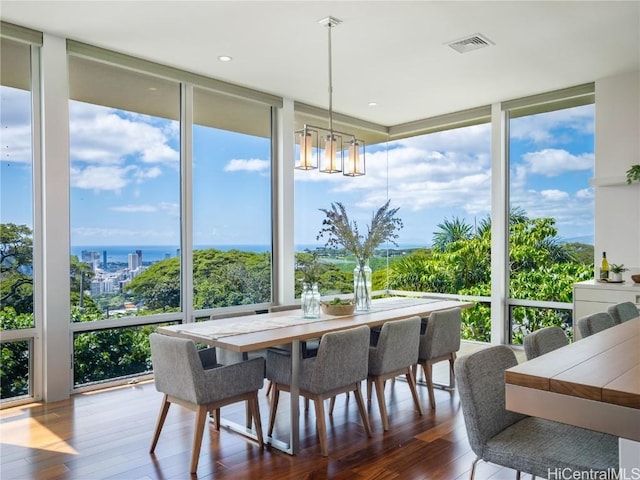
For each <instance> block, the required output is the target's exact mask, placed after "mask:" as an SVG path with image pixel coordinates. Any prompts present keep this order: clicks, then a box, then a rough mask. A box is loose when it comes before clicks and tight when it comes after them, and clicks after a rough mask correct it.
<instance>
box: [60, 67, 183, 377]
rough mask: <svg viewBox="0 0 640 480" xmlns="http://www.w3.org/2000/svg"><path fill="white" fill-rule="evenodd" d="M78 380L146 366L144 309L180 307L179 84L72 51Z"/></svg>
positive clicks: (147, 312) (159, 311)
mask: <svg viewBox="0 0 640 480" xmlns="http://www.w3.org/2000/svg"><path fill="white" fill-rule="evenodd" d="M69 91H70V103H69V132H70V172H69V175H70V184H71V194H70V218H71V222H70V224H71V245H70V247H71V250H70V254H71V272H70V298H71V307H72V309H71V319H70V320H71V322H73V323H74V324H76V323H78V324H80V323H81V324H82V325H80V326H78V327H77V328H75V329H74V333H73V336H74V340H73V344H74V346H73V358H74V364H73V365H74V380H73V383H74V386H79V385H84V384H88V383H92V382H98V381H103V380H107V379H112V378H114V377H122V376H127V375H132V374H138V373H141V372H145V371H148V370H149V369H150V361H149V350H148V342H147V336H148V334H149V333H150V332H151V331H152V330H153V328H154V327H153V326H152V325H147V326H144V325H141V324H142V323H144V322H141V321H140V317H147V316H154V318H155V317H158V318H162V315H163V314H166V313H171V312H179V311H180V310H181V284H180V278H181V277H180V248H181V245H180V241H181V236H180V232H181V230H180V227H181V218H180V188H181V184H180V179H181V177H180V137H179V131H180V130H179V116H180V113H179V112H180V87H179V84H178V83H177V82H173V81H169V80H164V79H161V78H158V77H154V76H151V75H145V74H141V73H138V72H133V71H130V70H126V69H123V68H118V67H115V66H112V65H107V64H105V63H100V62H98V61H94V60H89V59H85V58H81V57H77V56H73V55H71V56H69Z"/></svg>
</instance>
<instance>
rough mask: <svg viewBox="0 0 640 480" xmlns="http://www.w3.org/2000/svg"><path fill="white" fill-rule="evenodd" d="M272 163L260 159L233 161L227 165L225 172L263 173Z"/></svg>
mask: <svg viewBox="0 0 640 480" xmlns="http://www.w3.org/2000/svg"><path fill="white" fill-rule="evenodd" d="M270 166H271V163H270V162H269V161H268V160H260V159H258V158H249V159H233V160H229V162H228V163H227V164H226V165H225V167H224V171H225V172H242V171H245V172H263V171H265V170H268V169H269V167H270Z"/></svg>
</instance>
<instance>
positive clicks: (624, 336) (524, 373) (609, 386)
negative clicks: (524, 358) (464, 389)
mask: <svg viewBox="0 0 640 480" xmlns="http://www.w3.org/2000/svg"><path fill="white" fill-rule="evenodd" d="M505 381H506V383H507V384H512V385H520V386H523V387H529V388H535V389H538V390H547V391H550V392H556V393H561V394H564V395H570V396H574V397H580V398H586V399H589V400H596V401H599V402H606V403H613V404H616V405H622V406H625V407H631V408H637V409H640V317H639V318H637V319H634V320H630V321H627V322H624V323H622V324H620V325H616V326H615V327H612V328H608V329H607V330H604V331H602V332H599V333H597V334H595V335H591V336H589V337H586V338H583V339H581V340H579V341H577V342H574V343H572V344H570V345H567V346H566V347H563V348H560V349H558V350H554V351H553V352H549V353H547V354H546V355H542V356H541V357H538V358H534V359H532V360H529V361H528V362H524V363H522V364H520V365H518V366H516V367H513V368H510V369H508V370H507V371H506V372H505Z"/></svg>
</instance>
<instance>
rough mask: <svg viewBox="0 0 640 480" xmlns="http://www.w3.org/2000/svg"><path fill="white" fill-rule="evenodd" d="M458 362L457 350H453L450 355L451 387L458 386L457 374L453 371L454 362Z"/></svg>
mask: <svg viewBox="0 0 640 480" xmlns="http://www.w3.org/2000/svg"><path fill="white" fill-rule="evenodd" d="M454 363H456V352H451V356H450V357H449V387H450V388H455V386H456V376H455V373H454V371H453V364H454Z"/></svg>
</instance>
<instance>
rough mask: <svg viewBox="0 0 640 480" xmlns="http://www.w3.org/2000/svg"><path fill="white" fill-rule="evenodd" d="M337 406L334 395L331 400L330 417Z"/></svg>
mask: <svg viewBox="0 0 640 480" xmlns="http://www.w3.org/2000/svg"><path fill="white" fill-rule="evenodd" d="M335 405H336V397H335V395H334V396H333V397H331V399H330V400H329V415H333V407H335Z"/></svg>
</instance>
